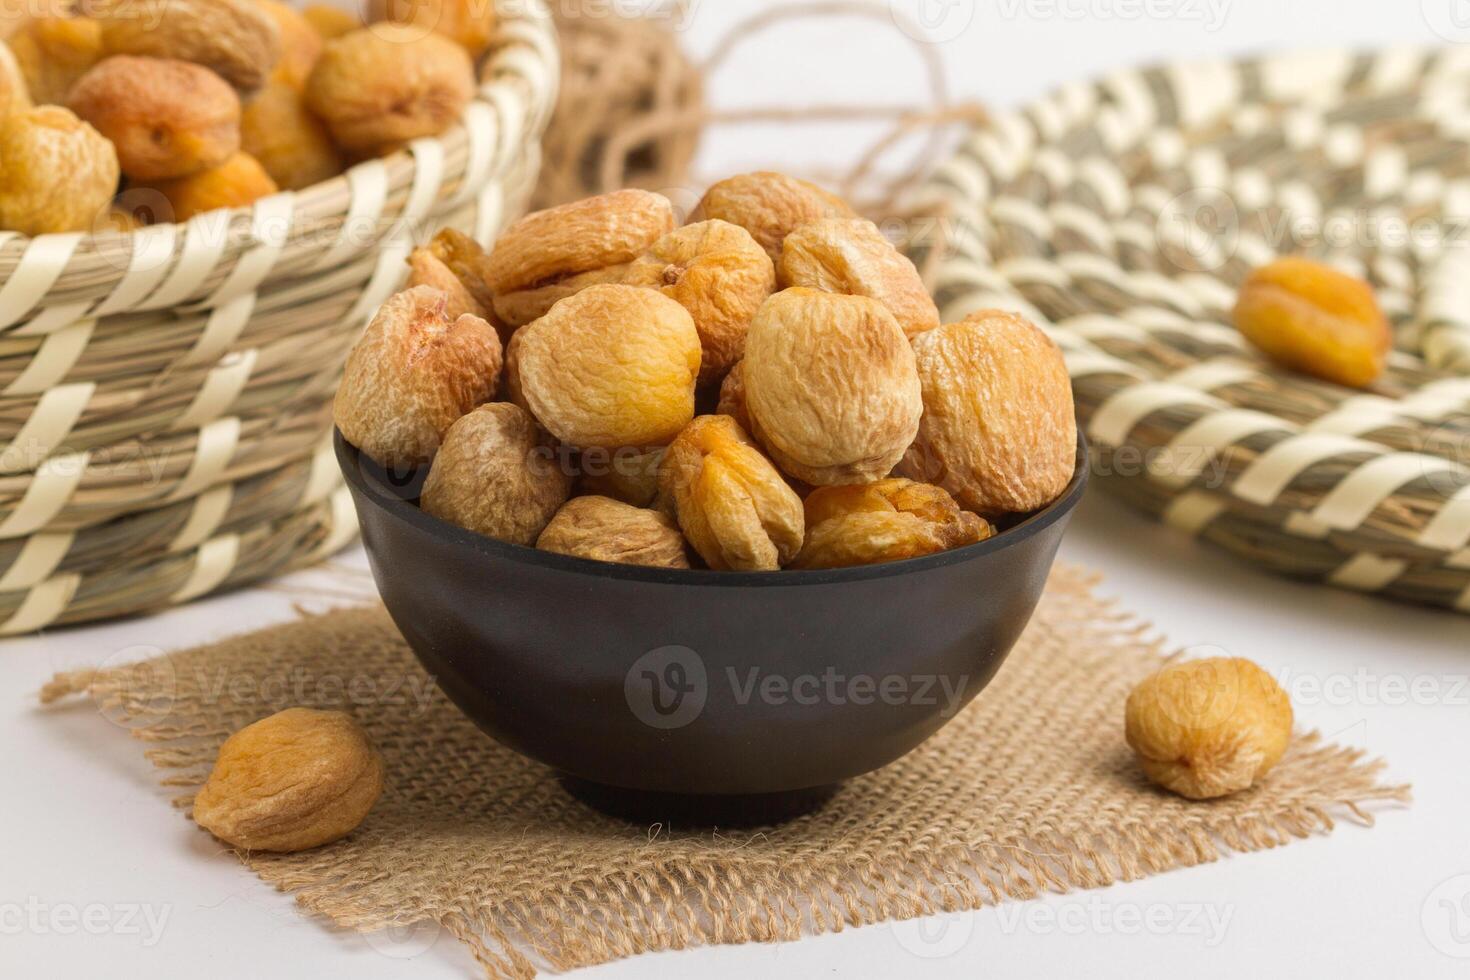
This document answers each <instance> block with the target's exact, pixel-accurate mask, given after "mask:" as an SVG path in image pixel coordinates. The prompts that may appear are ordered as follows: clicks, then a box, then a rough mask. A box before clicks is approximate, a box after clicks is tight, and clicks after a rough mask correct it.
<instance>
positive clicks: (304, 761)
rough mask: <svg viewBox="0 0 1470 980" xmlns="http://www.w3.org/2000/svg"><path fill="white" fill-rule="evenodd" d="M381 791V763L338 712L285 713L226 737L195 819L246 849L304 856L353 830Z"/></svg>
mask: <svg viewBox="0 0 1470 980" xmlns="http://www.w3.org/2000/svg"><path fill="white" fill-rule="evenodd" d="M382 792H383V760H382V759H381V758H380V757H379V755H378V752H377V750H376V749H374V748H373V746H372V743H371V742H369V741H368V738H367V734H366V733H365V732H364V731H363V730H362V728H361V727H360V726H359V725H358V724H357V722H355V721H353V720H352V717H351V716H350V715H347V714H344V713H342V712H340V711H314V710H311V709H309V708H289V709H287V710H285V711H282V712H280V713H278V714H274V715H271V716H270V717H269V718H264V719H262V720H260V721H257V722H256V723H255V724H253V725H248V726H246V727H245V728H242V729H240V730H239V731H238V732H236V733H235V734H233V735H231V736H230V737H229V738H228V739H226V740H225V744H224V745H222V746H221V747H220V750H219V757H218V758H217V759H216V760H215V763H214V771H213V772H211V773H210V774H209V780H208V782H206V783H205V784H204V787H203V788H202V789H201V790H200V791H199V794H198V795H197V796H195V797H194V822H195V823H197V824H199V826H201V827H203V828H204V829H205V830H208V831H209V832H210V833H212V834H214V836H216V837H218V838H219V839H220V840H222V841H224V842H225V843H226V844H231V845H233V846H235V847H238V848H241V849H243V850H247V851H277V852H282V853H288V852H293V851H304V850H307V849H309V848H313V847H320V846H321V845H323V844H330V843H331V842H332V841H335V840H339V839H341V838H343V837H346V836H347V835H348V834H350V833H352V832H353V831H354V830H356V829H357V828H358V826H359V825H361V824H362V822H363V820H365V819H366V818H367V815H368V812H369V811H370V810H372V808H373V804H374V803H376V802H377V801H378V797H379V796H381V795H382Z"/></svg>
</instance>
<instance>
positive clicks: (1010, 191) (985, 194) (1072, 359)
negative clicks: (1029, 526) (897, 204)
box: [910, 47, 1470, 612]
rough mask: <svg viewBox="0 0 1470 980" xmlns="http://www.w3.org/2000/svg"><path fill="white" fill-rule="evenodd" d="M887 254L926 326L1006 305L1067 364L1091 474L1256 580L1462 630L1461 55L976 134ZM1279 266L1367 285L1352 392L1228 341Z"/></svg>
mask: <svg viewBox="0 0 1470 980" xmlns="http://www.w3.org/2000/svg"><path fill="white" fill-rule="evenodd" d="M920 206H921V209H922V210H923V211H924V212H925V213H930V214H933V215H935V216H936V217H935V219H934V221H932V222H928V223H921V224H920V226H918V227H916V228H915V229H914V232H915V234H914V235H913V244H912V245H911V247H910V248H911V251H912V252H913V253H914V255H915V258H916V259H917V260H918V261H919V262H920V264H921V266H922V267H924V268H925V269H926V270H927V272H928V275H929V278H930V284H931V286H932V287H933V289H934V290H935V293H936V295H937V297H938V299H939V302H940V306H941V308H942V310H943V312H944V315H945V318H946V320H947V321H948V320H955V319H959V318H961V317H963V316H965V315H966V314H967V313H969V312H971V311H974V310H977V309H982V308H986V307H1000V308H1006V309H1012V310H1018V311H1021V312H1023V313H1025V314H1027V315H1029V316H1031V317H1032V318H1034V319H1035V320H1036V321H1037V322H1038V323H1040V324H1042V325H1043V326H1044V327H1046V328H1047V329H1048V330H1049V331H1050V333H1051V335H1052V336H1053V337H1054V338H1055V339H1056V341H1057V342H1058V343H1059V344H1060V345H1061V346H1062V348H1063V350H1064V351H1065V353H1066V356H1067V361H1068V365H1069V367H1070V370H1071V373H1072V378H1073V384H1074V388H1075V390H1076V394H1077V402H1078V412H1079V414H1080V416H1081V419H1082V421H1083V423H1084V425H1085V427H1086V430H1087V433H1088V435H1089V437H1090V438H1091V440H1092V445H1093V446H1094V449H1095V452H1096V458H1095V467H1096V472H1097V474H1098V476H1099V477H1100V479H1099V481H1098V482H1099V483H1100V484H1101V485H1102V486H1104V487H1108V488H1110V489H1112V490H1114V491H1116V492H1117V493H1119V494H1121V495H1122V496H1123V497H1125V498H1126V499H1128V500H1129V501H1131V502H1133V503H1134V504H1136V505H1138V506H1139V507H1142V508H1143V509H1144V510H1146V511H1148V512H1149V513H1151V514H1154V515H1156V516H1157V517H1158V518H1159V519H1161V520H1163V521H1166V522H1167V523H1169V524H1170V525H1172V526H1174V527H1176V528H1179V529H1180V530H1181V531H1184V532H1186V533H1188V534H1191V535H1195V536H1198V537H1200V538H1203V539H1204V540H1206V541H1209V542H1211V543H1213V544H1216V545H1219V546H1221V547H1224V548H1226V549H1228V550H1230V551H1232V552H1234V553H1236V554H1237V555H1240V556H1242V557H1244V558H1245V559H1247V560H1249V561H1252V562H1255V563H1257V564H1260V565H1262V566H1265V567H1267V568H1270V569H1273V570H1275V571H1278V572H1281V573H1285V574H1289V575H1293V576H1300V577H1307V578H1312V579H1317V580H1321V581H1324V582H1328V583H1331V584H1333V585H1336V586H1340V587H1343V588H1348V589H1355V590H1360V591H1366V592H1373V593H1380V594H1383V595H1386V596H1391V597H1394V598H1398V599H1404V600H1411V601H1415V602H1423V603H1431V604H1435V605H1440V606H1445V607H1449V608H1454V609H1458V610H1460V611H1462V612H1470V48H1465V47H1459V48H1454V49H1443V50H1440V49H1402V50H1393V51H1387V52H1383V53H1379V54H1358V53H1352V52H1316V53H1311V54H1293V55H1284V56H1271V57H1264V58H1258V59H1250V60H1244V61H1239V62H1211V63H1201V64H1188V65H1170V66H1165V67H1158V68H1150V69H1143V70H1135V71H1126V72H1120V73H1117V74H1114V75H1112V76H1110V77H1107V78H1105V79H1103V80H1101V81H1099V82H1097V83H1095V84H1076V85H1072V86H1068V87H1066V88H1063V89H1061V90H1059V91H1057V92H1055V93H1053V94H1052V95H1051V96H1049V97H1048V98H1046V99H1043V100H1042V101H1040V102H1038V103H1036V104H1034V105H1032V106H1030V107H1028V108H1026V109H1024V110H1021V111H1016V112H1009V113H1003V114H997V115H996V116H995V117H994V118H993V119H992V120H991V121H989V122H988V123H987V124H986V125H984V126H982V127H981V128H979V129H978V130H977V131H976V132H975V133H974V134H973V137H972V138H970V139H968V140H967V142H966V144H965V146H964V147H963V148H962V149H961V151H960V152H959V153H958V155H956V156H955V157H954V158H953V159H952V160H950V161H949V162H947V163H946V164H945V165H944V166H942V167H941V168H940V170H939V171H938V173H937V174H936V176H935V177H934V178H933V180H932V181H931V182H930V184H929V185H928V186H927V187H926V188H925V190H924V192H923V197H922V200H921V201H920ZM1280 254H1304V255H1312V256H1316V257H1319V258H1323V259H1325V260H1327V261H1330V262H1332V263H1333V264H1334V265H1337V266H1339V267H1341V268H1343V269H1345V270H1347V271H1350V272H1352V273H1354V274H1357V275H1361V276H1363V277H1365V278H1367V279H1368V280H1369V281H1370V282H1372V283H1373V285H1374V286H1375V288H1376V289H1377V290H1378V293H1379V297H1380V300H1381V302H1382V304H1383V306H1384V308H1385V310H1386V312H1387V313H1388V314H1389V316H1390V318H1391V319H1392V321H1393V323H1394V325H1395V328H1396V333H1397V344H1398V349H1397V350H1396V352H1395V353H1394V354H1393V355H1392V357H1391V360H1390V370H1389V372H1388V374H1387V375H1386V376H1385V377H1384V378H1383V380H1382V381H1381V382H1380V383H1379V384H1377V385H1376V386H1375V387H1374V388H1373V389H1372V390H1371V391H1368V392H1362V391H1354V390H1349V389H1345V388H1340V387H1337V386H1334V385H1331V384H1326V383H1322V382H1318V381H1315V380H1312V379H1310V378H1305V377H1302V376H1299V375H1295V374H1292V373H1289V372H1286V371H1283V370H1280V369H1278V368H1275V367H1273V366H1272V365H1270V364H1268V363H1266V362H1265V361H1264V360H1262V359H1261V358H1260V357H1259V356H1258V355H1257V354H1256V353H1255V351H1254V350H1253V349H1252V348H1251V347H1249V346H1248V345H1247V344H1246V343H1245V342H1244V341H1243V339H1242V338H1241V337H1240V335H1239V334H1238V333H1237V332H1236V331H1235V330H1234V328H1233V327H1232V326H1231V309H1232V307H1233V305H1234V302H1235V296H1236V291H1237V289H1238V286H1239V284H1240V282H1241V281H1242V280H1243V279H1244V278H1245V276H1246V275H1247V274H1248V273H1249V272H1250V270H1251V269H1252V268H1254V267H1256V266H1258V265H1260V264H1263V263H1265V262H1267V261H1269V260H1271V259H1272V258H1273V257H1275V256H1277V255H1280Z"/></svg>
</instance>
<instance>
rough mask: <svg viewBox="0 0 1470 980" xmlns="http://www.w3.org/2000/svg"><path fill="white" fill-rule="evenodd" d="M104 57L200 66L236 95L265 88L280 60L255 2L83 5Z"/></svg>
mask: <svg viewBox="0 0 1470 980" xmlns="http://www.w3.org/2000/svg"><path fill="white" fill-rule="evenodd" d="M86 10H87V13H88V14H89V15H90V16H92V17H94V18H96V20H97V21H98V22H99V23H100V24H101V25H102V43H103V46H104V47H105V48H106V50H107V53H108V54H136V55H145V56H148V57H154V58H178V59H180V60H182V61H192V62H194V63H195V64H196V65H203V66H204V67H205V68H208V69H210V70H211V71H213V72H215V74H217V75H219V76H220V77H221V78H223V79H224V80H225V81H227V82H229V83H230V84H231V85H233V86H235V88H237V89H239V90H240V91H241V92H247V93H248V92H254V91H255V90H256V89H258V88H260V87H261V86H262V85H264V84H265V82H266V79H267V78H268V77H269V76H270V73H271V69H273V68H274V67H275V65H276V61H277V60H278V59H279V58H280V56H281V37H280V32H279V31H278V30H277V28H276V24H275V21H273V20H272V19H271V17H270V14H268V13H266V12H265V10H263V9H262V8H261V7H260V5H259V4H257V3H255V2H254V0H87V2H86Z"/></svg>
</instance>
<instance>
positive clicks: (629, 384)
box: [512, 286, 700, 449]
mask: <svg viewBox="0 0 1470 980" xmlns="http://www.w3.org/2000/svg"><path fill="white" fill-rule="evenodd" d="M512 348H513V350H514V355H513V358H512V362H513V372H514V375H515V380H514V382H513V387H512V392H513V397H515V398H517V399H519V400H520V401H521V402H522V403H523V404H525V405H526V406H527V407H528V408H529V409H530V410H531V413H532V414H533V415H535V417H536V420H537V421H538V422H540V423H541V425H542V426H543V427H544V428H545V429H546V430H547V431H548V432H550V433H551V434H552V435H554V436H555V437H556V438H557V439H559V440H560V441H562V442H563V443H565V444H567V445H568V446H571V447H573V448H576V449H624V448H638V449H653V448H656V447H658V446H664V445H667V444H668V443H669V442H670V441H671V440H672V439H673V438H674V437H675V436H676V435H678V434H679V431H680V430H681V429H683V428H684V426H685V425H687V424H688V423H689V420H690V419H692V418H693V417H694V387H695V380H696V378H698V376H699V361H700V346H699V333H698V332H697V331H696V330H695V328H694V321H693V320H692V319H691V318H690V316H689V313H688V312H687V311H686V310H685V309H684V307H682V306H680V305H679V304H678V303H675V302H674V301H673V300H671V299H669V298H667V297H665V296H662V295H660V294H659V293H657V292H655V291H653V290H651V289H638V288H635V287H633V286H593V287H592V288H591V289H585V290H583V291H582V292H580V293H578V294H577V295H575V296H572V297H570V298H568V299H565V300H562V301H561V302H560V303H558V304H557V305H556V306H555V307H553V308H552V310H551V312H550V313H548V314H547V315H546V316H544V317H542V318H541V319H539V320H537V321H535V322H534V323H531V324H528V325H527V326H525V327H522V328H521V329H520V330H519V331H518V332H517V333H516V336H515V339H514V341H513V342H512Z"/></svg>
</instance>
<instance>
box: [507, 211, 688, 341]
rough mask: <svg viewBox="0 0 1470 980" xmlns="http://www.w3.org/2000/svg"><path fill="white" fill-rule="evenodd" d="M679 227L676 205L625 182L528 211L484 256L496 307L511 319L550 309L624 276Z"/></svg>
mask: <svg viewBox="0 0 1470 980" xmlns="http://www.w3.org/2000/svg"><path fill="white" fill-rule="evenodd" d="M673 230H674V206H673V204H671V203H670V202H669V200H668V198H666V197H664V196H662V195H661V194H654V193H652V192H650V191H640V190H623V191H614V192H613V193H611V194H604V195H602V196H600V197H592V198H588V199H586V200H584V201H576V202H573V203H571V204H564V205H561V206H560V207H555V208H549V209H547V210H545V211H537V212H535V213H533V214H528V215H526V216H525V217H524V218H522V219H521V220H520V221H517V222H516V223H515V224H513V225H511V226H510V227H509V228H508V229H506V231H505V233H504V234H503V235H501V236H500V240H499V241H497V242H496V243H495V247H494V248H493V249H492V250H491V252H490V257H489V260H488V261H487V262H486V263H485V266H484V274H485V281H486V282H487V283H488V284H489V286H490V289H491V291H492V292H493V293H494V294H495V312H496V313H497V314H499V315H500V318H501V319H502V320H504V321H505V322H506V323H508V324H510V325H511V326H521V325H523V324H526V323H530V322H531V321H532V320H535V319H537V318H539V317H541V316H544V315H546V313H547V312H548V311H550V309H551V308H552V306H554V305H556V304H557V303H558V302H560V301H561V300H563V299H566V298H567V297H569V296H572V295H575V294H576V293H577V292H580V291H581V290H582V289H584V288H587V287H589V286H595V285H599V284H609V283H616V282H619V281H620V280H621V278H622V275H623V269H622V268H621V267H623V266H626V265H627V264H628V263H630V262H632V261H633V260H634V259H636V258H638V257H639V256H641V255H642V254H643V253H644V252H646V251H648V250H649V249H651V248H652V247H653V246H654V245H656V244H657V243H658V241H659V239H660V238H662V237H663V236H664V235H667V234H668V233H669V232H671V231H673Z"/></svg>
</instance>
